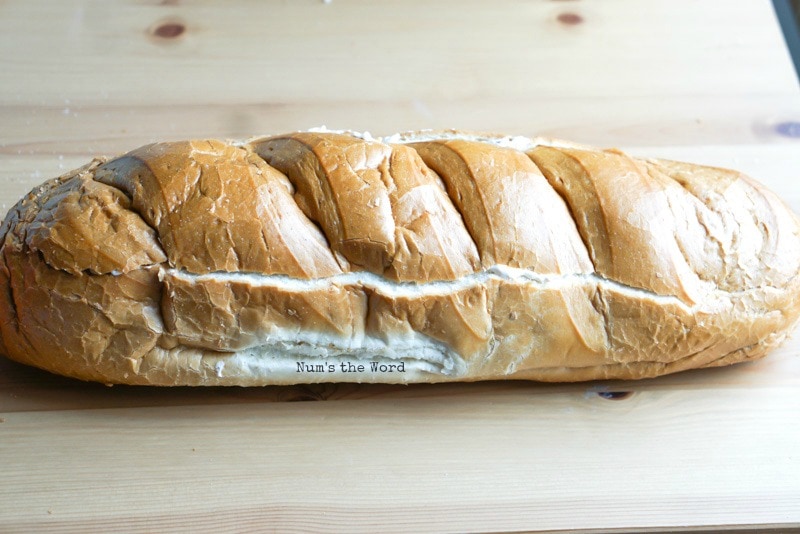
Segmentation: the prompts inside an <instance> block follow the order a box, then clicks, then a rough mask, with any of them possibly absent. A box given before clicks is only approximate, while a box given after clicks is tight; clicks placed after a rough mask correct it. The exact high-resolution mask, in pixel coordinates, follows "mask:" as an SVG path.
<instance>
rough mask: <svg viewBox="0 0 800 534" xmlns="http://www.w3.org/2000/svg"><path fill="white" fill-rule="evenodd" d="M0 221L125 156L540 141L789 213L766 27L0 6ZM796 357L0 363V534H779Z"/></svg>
mask: <svg viewBox="0 0 800 534" xmlns="http://www.w3.org/2000/svg"><path fill="white" fill-rule="evenodd" d="M0 52H2V53H0V212H2V213H5V211H6V210H8V209H9V208H10V207H11V206H12V205H13V203H14V202H16V200H17V199H18V198H19V197H20V196H21V195H23V194H24V193H25V192H27V191H28V190H29V189H30V188H31V187H33V186H34V185H36V184H38V183H39V182H41V181H43V180H44V179H46V178H49V177H51V176H54V175H57V174H59V173H60V172H63V171H66V170H68V169H70V168H74V167H76V166H79V165H81V164H83V163H85V162H86V161H87V160H88V159H89V158H91V157H92V156H93V155H96V154H108V155H113V154H117V153H120V152H123V151H126V150H128V149H131V148H134V147H136V146H138V145H141V144H143V143H146V142H149V141H155V140H165V139H181V138H196V137H203V136H211V137H222V138H242V137H249V136H251V135H256V134H266V133H281V132H285V131H290V130H295V129H303V128H308V127H311V126H319V125H322V124H324V125H327V126H328V127H330V128H352V129H356V130H369V131H371V132H372V133H373V134H376V135H381V134H389V133H392V132H395V131H398V130H404V129H417V128H446V127H458V128H460V129H473V130H490V131H498V132H503V133H513V134H527V135H535V134H542V135H551V136H556V137H563V138H567V139H572V140H574V141H579V142H585V143H590V144H595V145H600V146H620V147H622V148H625V149H628V150H629V151H631V152H633V153H635V154H637V155H650V156H657V157H668V158H673V159H684V160H689V161H696V162H700V163H710V164H716V165H722V166H730V167H735V168H737V169H740V170H743V171H745V172H748V173H749V174H751V175H752V176H754V177H756V178H758V179H759V180H761V181H763V182H764V183H766V184H767V185H769V186H770V187H771V188H772V189H774V190H775V191H777V192H779V194H780V195H781V196H782V197H783V198H784V199H785V200H786V201H787V202H788V203H789V204H790V205H791V206H792V208H793V209H794V210H795V211H796V212H798V213H800V140H798V136H800V92H798V85H797V79H796V77H795V74H794V72H793V70H792V67H791V63H790V61H789V57H788V54H787V52H786V50H785V47H784V44H783V40H782V37H781V35H780V32H779V28H778V25H777V23H776V20H775V17H774V14H773V12H772V9H771V5H770V3H769V2H768V1H766V0H763V1H755V0H754V1H749V2H737V3H733V2H724V1H722V0H713V1H704V2H696V1H675V0H651V1H650V2H647V3H642V2H637V1H635V0H606V1H604V2H591V3H590V2H583V1H571V2H563V1H561V2H556V1H544V0H542V1H526V2H522V1H510V0H509V1H502V2H477V1H460V2H456V1H454V0H452V1H444V2H438V3H436V4H433V5H431V4H429V3H427V2H410V1H399V0H396V1H390V2H374V3H356V2H351V1H345V0H333V1H332V2H323V1H316V0H308V1H298V2H277V1H276V2H265V3H259V2H244V1H236V2H226V3H212V2H205V1H188V0H162V1H156V0H154V1H146V0H137V1H133V0H129V1H123V0H119V1H112V2H103V3H100V2H91V1H88V0H86V1H78V0H71V1H64V2H58V3H45V2H23V1H21V0H5V1H0ZM798 423H800V333H796V334H795V336H794V338H793V339H792V340H790V341H789V342H788V343H787V344H786V345H784V346H783V347H782V348H781V349H779V350H778V351H776V352H775V353H773V354H772V355H771V356H770V357H768V358H767V359H765V360H762V361H759V362H755V363H751V364H745V365H740V366H735V367H730V368H724V369H712V370H703V371H694V372H687V373H683V374H678V375H674V376H669V377H663V378H660V379H655V380H645V381H638V382H629V383H625V382H593V383H583V384H572V385H557V384H556V385H553V384H536V383H522V382H520V383H499V382H489V383H480V384H461V385H459V384H454V385H436V386H409V387H395V386H391V387H390V386H364V385H346V384H344V385H322V386H298V387H289V388H258V389H239V388H229V389H222V388H211V389H156V388H128V387H119V386H117V387H113V388H108V387H105V386H102V385H94V384H84V383H80V382H76V381H72V380H67V379H62V378H59V377H54V376H50V375H48V374H46V373H42V372H39V371H37V370H34V369H29V368H25V367H23V366H19V365H17V364H14V363H11V362H8V361H6V360H0V465H1V466H2V469H1V470H0V532H45V531H53V532H55V531H57V532H89V531H97V532H112V531H136V532H179V531H192V532H239V531H247V530H253V531H269V530H274V531H276V532H293V531H295V532H299V531H303V532H308V531H340V532H391V531H407V532H408V531H410V532H445V531H447V532H453V531H459V532H467V531H521V530H528V531H547V530H558V531H563V530H568V531H569V530H581V529H583V530H586V529H595V530H594V531H597V532H599V531H602V532H614V531H616V532H632V531H662V530H671V531H675V530H678V529H686V530H689V529H703V528H706V529H707V528H710V527H717V528H733V527H737V528H738V527H750V528H754V529H760V530H761V531H763V530H764V529H767V528H780V529H782V530H783V531H785V530H788V529H790V528H800V424H798Z"/></svg>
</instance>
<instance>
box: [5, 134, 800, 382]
mask: <svg viewBox="0 0 800 534" xmlns="http://www.w3.org/2000/svg"><path fill="white" fill-rule="evenodd" d="M391 141H392V142H391V143H384V142H379V141H375V140H365V139H362V138H360V137H358V136H356V135H348V134H337V133H325V132H304V133H295V134H289V135H283V136H278V137H272V138H262V139H257V140H254V141H252V142H250V143H245V144H231V143H224V142H220V141H189V142H181V143H158V144H154V145H148V146H145V147H142V148H140V149H137V150H134V151H132V152H130V153H128V154H125V155H123V156H121V157H118V158H115V159H113V160H110V161H105V160H95V161H93V162H92V163H90V164H89V165H87V166H85V167H83V168H81V169H78V170H76V171H74V172H72V173H69V174H67V175H64V176H62V177H60V178H57V179H54V180H51V181H50V182H47V183H46V184H44V185H42V186H41V187H39V188H36V189H35V190H34V191H32V192H31V194H29V195H28V196H27V197H25V198H24V199H22V200H21V201H20V202H19V203H18V204H17V206H15V207H14V208H13V209H12V210H11V211H10V212H9V214H8V215H7V217H6V219H5V221H4V222H3V225H2V226H0V351H2V352H3V353H5V354H7V355H8V356H9V357H11V358H13V359H15V360H18V361H21V362H24V363H28V364H32V365H36V366H38V367H41V368H43V369H47V370H50V371H53V372H57V373H61V374H64V375H68V376H74V377H77V378H81V379H86V380H97V381H103V382H113V383H130V384H160V385H181V384H185V385H263V384H288V383H297V382H321V381H331V380H354V381H372V382H437V381H452V380H462V381H473V380H483V379H534V380H549V381H554V380H559V381H572V380H591V379H598V378H643V377H650V376H657V375H660V374H665V373H671V372H676V371H680V370H684V369H691V368H697V367H707V366H717V365H727V364H730V363H736V362H738V361H744V360H747V359H753V358H758V357H761V356H763V355H764V354H765V353H766V352H767V351H768V350H769V349H770V348H771V347H773V346H775V345H777V344H778V343H780V342H781V341H782V340H783V339H784V338H785V336H786V335H787V334H788V332H790V330H791V328H792V327H793V326H794V324H795V323H796V321H797V318H798V316H800V298H798V296H799V295H800V277H798V273H800V226H799V225H798V219H797V217H795V215H794V214H792V213H791V212H790V211H789V210H788V209H787V208H786V206H785V205H784V204H783V203H782V202H781V201H780V200H779V199H778V198H776V197H775V195H773V194H772V193H771V192H769V191H767V190H765V189H764V188H763V187H762V186H760V185H758V184H757V183H755V182H753V181H752V180H750V179H749V178H747V177H744V176H742V175H741V174H739V173H736V172H734V171H728V170H723V169H714V168H709V167H701V166H698V165H692V164H686V163H677V162H667V161H659V160H647V161H645V160H639V159H635V158H631V157H629V156H627V155H625V154H623V153H621V152H619V151H599V150H593V149H590V148H587V147H578V146H570V145H569V144H565V143H550V142H547V143H545V142H542V141H538V142H537V141H533V140H525V139H521V138H513V139H511V138H500V137H493V136H469V135H462V134H458V133H454V132H448V133H444V134H440V137H439V138H437V137H436V134H425V136H419V135H414V134H407V135H405V136H403V137H393V138H392V139H391ZM359 366H362V367H363V369H359ZM392 366H394V367H392Z"/></svg>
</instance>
